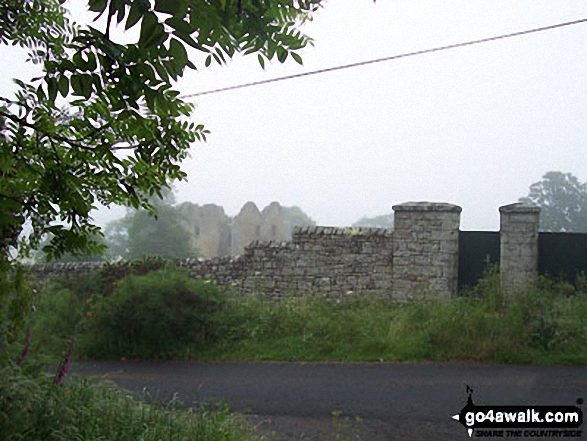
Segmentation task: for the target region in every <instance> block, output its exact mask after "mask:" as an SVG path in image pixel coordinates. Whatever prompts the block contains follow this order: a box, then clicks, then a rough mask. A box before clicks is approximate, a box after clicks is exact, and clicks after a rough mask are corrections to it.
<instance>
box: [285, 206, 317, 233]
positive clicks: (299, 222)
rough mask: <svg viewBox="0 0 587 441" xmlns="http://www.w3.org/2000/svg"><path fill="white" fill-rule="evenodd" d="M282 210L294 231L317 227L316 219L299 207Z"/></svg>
mask: <svg viewBox="0 0 587 441" xmlns="http://www.w3.org/2000/svg"><path fill="white" fill-rule="evenodd" d="M282 210H283V214H284V216H285V219H286V222H287V223H289V225H290V227H291V229H292V230H293V228H294V227H313V226H315V225H316V222H315V221H314V219H312V218H311V217H310V216H308V215H307V214H306V213H304V211H303V210H302V209H301V208H300V207H298V206H295V205H294V206H293V207H283V208H282Z"/></svg>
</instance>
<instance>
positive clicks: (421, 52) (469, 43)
mask: <svg viewBox="0 0 587 441" xmlns="http://www.w3.org/2000/svg"><path fill="white" fill-rule="evenodd" d="M585 22H587V18H582V19H580V20H574V21H568V22H564V23H558V24H554V25H550V26H544V27H541V28H534V29H528V30H525V31H518V32H513V33H511V34H503V35H497V36H494V37H487V38H481V39H479V40H471V41H466V42H463V43H455V44H449V45H447V46H439V47H435V48H431V49H423V50H419V51H414V52H407V53H404V54H398V55H392V56H389V57H383V58H376V59H374V60H367V61H359V62H357V63H350V64H344V65H340V66H334V67H328V68H325V69H318V70H313V71H310V72H302V73H299V74H293V75H286V76H283V77H277V78H270V79H267V80H261V81H254V82H252V83H244V84H239V85H236V86H228V87H221V88H219V89H213V90H207V91H204V92H196V93H191V94H188V95H183V96H180V98H182V99H185V98H193V97H197V96H204V95H210V94H213V93H220V92H227V91H229V90H236V89H244V88H246V87H252V86H259V85H261V84H268V83H275V82H277V81H285V80H291V79H294V78H301V77H307V76H310V75H318V74H323V73H327V72H334V71H337V70H342V69H350V68H353V67H359V66H366V65H368V64H374V63H382V62H384V61H391V60H398V59H400V58H408V57H415V56H417V55H424V54H429V53H432V52H440V51H446V50H449V49H456V48H459V47H464V46H472V45H475V44H481V43H488V42H490V41H496V40H503V39H505V38H512V37H519V36H522V35H528V34H533V33H537V32H544V31H549V30H552V29H557V28H562V27H565V26H571V25H576V24H580V23H585Z"/></svg>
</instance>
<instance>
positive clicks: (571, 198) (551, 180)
mask: <svg viewBox="0 0 587 441" xmlns="http://www.w3.org/2000/svg"><path fill="white" fill-rule="evenodd" d="M519 201H520V202H523V203H526V204H534V205H538V206H539V207H540V229H541V230H544V231H555V232H556V231H568V232H571V231H572V232H581V233H587V183H581V182H579V180H578V179H577V178H576V177H575V176H573V175H572V174H571V173H562V172H560V171H550V172H548V173H546V174H545V175H544V176H543V177H542V180H541V181H538V182H535V183H534V184H532V185H531V186H530V192H529V194H528V196H527V197H523V198H520V199H519Z"/></svg>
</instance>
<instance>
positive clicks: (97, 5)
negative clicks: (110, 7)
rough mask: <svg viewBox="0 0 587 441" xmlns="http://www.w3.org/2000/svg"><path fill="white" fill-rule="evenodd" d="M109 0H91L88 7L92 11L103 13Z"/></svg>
mask: <svg viewBox="0 0 587 441" xmlns="http://www.w3.org/2000/svg"><path fill="white" fill-rule="evenodd" d="M106 4H107V0H89V1H88V9H89V10H90V11H92V12H99V13H100V14H102V13H103V12H104V10H105V9H106Z"/></svg>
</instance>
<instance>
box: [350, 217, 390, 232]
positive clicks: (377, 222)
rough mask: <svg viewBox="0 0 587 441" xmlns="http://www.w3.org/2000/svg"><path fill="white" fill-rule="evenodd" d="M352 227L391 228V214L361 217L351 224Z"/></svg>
mask: <svg viewBox="0 0 587 441" xmlns="http://www.w3.org/2000/svg"><path fill="white" fill-rule="evenodd" d="M353 227H371V228H393V213H390V214H381V215H379V216H374V217H367V216H363V217H362V218H361V219H359V220H358V221H356V222H355V223H354V224H353Z"/></svg>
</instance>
